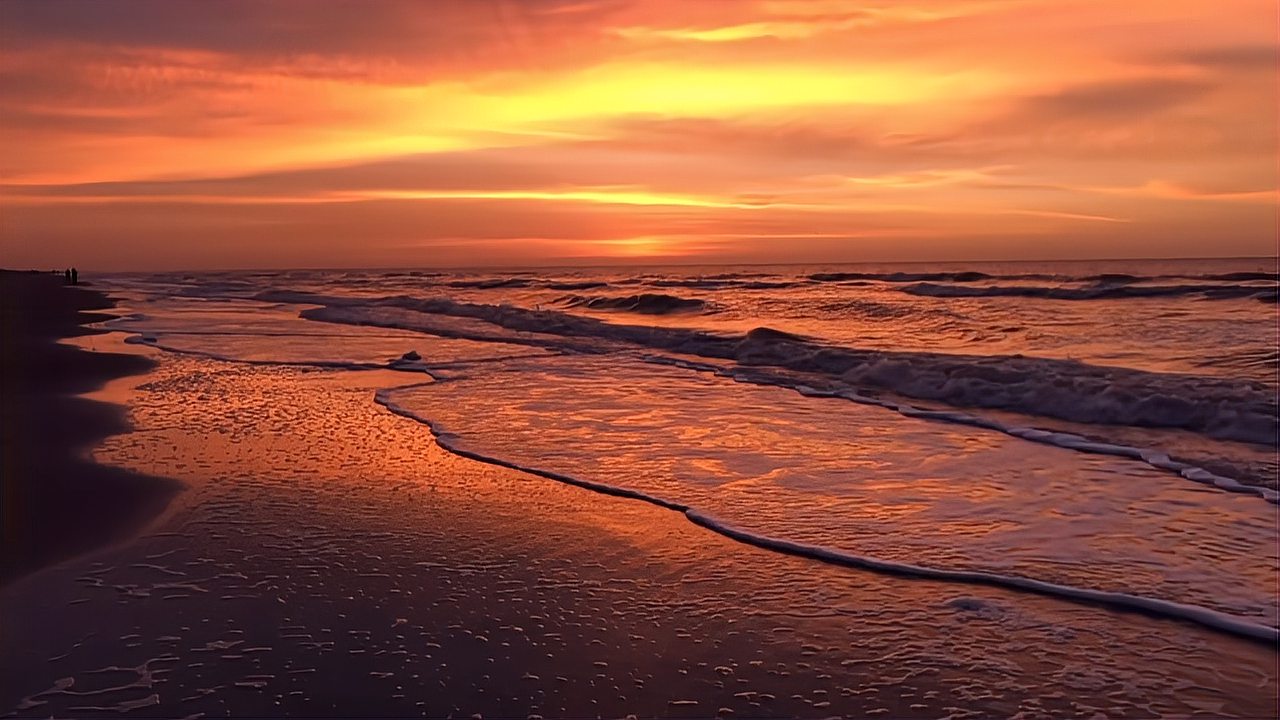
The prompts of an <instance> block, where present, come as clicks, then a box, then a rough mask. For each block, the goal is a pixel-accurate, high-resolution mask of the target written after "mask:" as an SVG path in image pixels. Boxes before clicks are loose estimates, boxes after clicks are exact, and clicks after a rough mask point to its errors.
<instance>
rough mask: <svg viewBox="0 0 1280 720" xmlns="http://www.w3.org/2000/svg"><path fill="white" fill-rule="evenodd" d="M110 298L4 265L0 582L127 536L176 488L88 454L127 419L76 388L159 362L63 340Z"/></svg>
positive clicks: (0, 275)
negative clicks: (0, 551) (93, 459)
mask: <svg viewBox="0 0 1280 720" xmlns="http://www.w3.org/2000/svg"><path fill="white" fill-rule="evenodd" d="M112 304H113V303H112V302H111V301H110V300H109V299H107V297H106V296H105V295H103V294H102V293H100V292H96V291H94V290H90V289H87V288H84V287H79V286H78V287H70V286H68V285H66V284H65V283H64V280H63V278H62V276H61V275H53V274H49V273H34V272H11V271H0V398H3V402H2V403H0V448H2V449H3V454H2V456H0V457H2V460H0V463H2V464H0V478H2V479H3V504H4V510H3V512H4V515H3V530H2V532H3V554H2V556H0V584H2V583H6V582H9V581H11V580H12V579H13V578H15V577H17V576H20V575H22V574H25V573H28V572H31V571H33V570H36V569H38V568H40V567H43V566H46V565H48V564H50V563H54V562H58V561H60V560H64V559H66V558H68V557H71V556H73V555H76V554H78V553H81V552H84V551H87V550H90V549H93V548H96V547H99V546H102V545H105V544H108V543H111V542H113V541H118V540H121V539H123V538H126V537H128V536H130V535H131V534H133V533H135V532H137V530H138V529H139V528H141V527H142V526H143V525H144V524H145V523H146V522H147V521H148V520H151V519H152V518H154V517H155V516H156V515H157V514H158V513H159V512H160V511H161V510H163V509H164V507H165V505H167V504H168V502H169V500H170V499H171V498H172V497H173V495H174V493H175V492H176V491H177V490H178V489H179V487H180V486H179V485H178V484H177V483H174V482H172V481H168V480H161V479H158V478H152V477H147V476H144V475H139V474H135V473H131V472H126V471H124V470H120V469H117V468H110V467H104V466H101V465H97V464H94V463H92V462H89V461H88V460H87V459H85V457H84V453H85V452H86V451H87V450H88V449H89V448H91V447H92V446H93V445H94V444H95V443H97V442H98V441H99V440H101V439H102V438H104V437H106V436H108V435H111V434H114V433H118V432H123V431H125V430H127V429H128V425H127V423H126V422H125V421H124V416H123V413H122V409H121V408H119V407H117V406H113V405H109V404H106V403H101V402H95V401H92V400H86V399H84V398H79V397H75V396H74V395H75V394H76V393H83V392H86V391H89V390H93V389H95V388H97V387H99V386H101V385H102V384H103V383H105V382H107V381H108V380H110V379H112V378H117V377H121V376H125V375H131V374H136V373H141V372H144V371H146V370H147V369H149V368H151V367H152V365H153V363H152V362H151V361H150V360H147V359H146V358H143V357H139V356H137V355H126V354H118V353H95V352H85V351H84V350H81V349H79V348H76V347H72V346H70V345H65V344H60V343H59V342H58V341H59V340H60V339H62V338H69V337H76V336H83V335H90V334H96V333H97V332H98V331H96V330H92V329H89V328H86V327H84V325H85V324H87V323H92V322H97V321H100V320H105V319H107V318H108V317H110V316H109V315H104V314H102V313H97V312H92V311H94V310H102V309H106V308H110V307H111V306H112Z"/></svg>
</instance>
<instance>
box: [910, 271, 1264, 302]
mask: <svg viewBox="0 0 1280 720" xmlns="http://www.w3.org/2000/svg"><path fill="white" fill-rule="evenodd" d="M1125 277H1128V276H1125ZM1131 282H1134V281H1131V280H1117V279H1114V278H1113V279H1112V280H1110V281H1100V282H1099V283H1098V284H1095V285H1091V286H1088V287H1045V286H1023V285H985V286H977V287H975V286H960V285H941V284H938V283H931V282H921V283H917V284H914V285H907V286H906V287H903V288H900V290H901V291H902V292H904V293H909V294H911V295H923V296H926V297H1028V298H1045V299H1048V300H1105V299H1113V298H1153V297H1175V296H1188V295H1198V296H1201V297H1203V298H1206V299H1209V300H1233V299H1239V298H1256V299H1258V300H1263V301H1266V302H1275V301H1276V297H1277V294H1278V293H1280V288H1276V287H1259V286H1252V285H1223V284H1214V285H1208V284H1200V285H1133V284H1130V283H1131Z"/></svg>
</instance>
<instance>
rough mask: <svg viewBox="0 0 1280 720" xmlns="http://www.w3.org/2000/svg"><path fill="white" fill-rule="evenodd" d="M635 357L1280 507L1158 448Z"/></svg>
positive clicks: (1268, 494)
mask: <svg viewBox="0 0 1280 720" xmlns="http://www.w3.org/2000/svg"><path fill="white" fill-rule="evenodd" d="M639 357H640V359H641V360H642V361H644V362H649V363H654V364H656V365H670V366H674V367H680V368H684V369H686V370H694V371H696V372H707V373H711V374H713V375H717V376H719V377H725V378H729V379H730V380H733V381H734V382H740V383H746V384H749V385H763V386H766V387H777V388H785V389H788V390H792V391H795V392H797V393H799V394H801V395H804V396H805V397H813V398H840V399H843V400H848V401H849V402H854V403H858V404H859V405H871V406H873V407H879V408H884V409H885V410H890V411H892V412H896V413H898V414H899V415H902V416H904V417H909V418H916V419H919V420H934V421H937V422H945V423H951V424H953V425H966V426H969V427H976V428H982V429H986V430H994V431H995V432H998V433H1003V434H1005V435H1009V436H1012V437H1016V438H1018V439H1019V440H1027V441H1029V442H1035V443H1041V444H1043V445H1053V446H1054V447H1060V448H1063V449H1065V450H1075V451H1076V452H1083V453H1090V454H1094V455H1113V456H1116V457H1123V458H1128V459H1130V460H1137V461H1138V462H1141V463H1145V464H1147V465H1150V466H1151V467H1153V468H1156V469H1157V470H1164V471H1167V472H1171V473H1173V474H1175V475H1178V476H1180V477H1182V478H1184V479H1186V480H1191V481H1192V482H1197V483H1200V484H1202V485H1212V486H1214V487H1216V488H1218V489H1219V490H1224V491H1226V492H1232V493H1243V494H1248V495H1254V496H1256V497H1260V498H1262V499H1263V500H1265V501H1267V502H1269V503H1271V504H1272V505H1280V492H1277V491H1275V490H1272V489H1271V488H1268V487H1262V486H1260V485H1249V484H1248V483H1242V482H1240V481H1239V480H1236V479H1235V478H1229V477H1224V476H1222V475H1216V474H1214V473H1212V472H1209V471H1208V470H1206V469H1204V468H1202V467H1199V466H1196V465H1192V464H1190V463H1184V462H1180V461H1178V460H1174V459H1172V458H1170V457H1169V456H1168V455H1167V454H1165V453H1163V452H1160V451H1159V450H1152V449H1145V448H1139V447H1134V446H1132V445H1118V444H1115V443H1106V442H1098V441H1095V440H1090V439H1089V438H1086V437H1084V436H1083V435H1076V434H1074V433H1066V432H1054V431H1051V430H1041V429H1039V428H1033V427H1027V426H1011V425H1006V424H1004V423H1001V422H998V421H996V420H991V419H988V418H984V417H981V416H978V415H974V414H972V413H967V412H964V411H962V410H928V409H925V408H918V407H916V406H914V405H908V404H906V403H899V402H893V401H890V400H881V399H879V398H875V397H871V396H869V395H863V394H861V393H859V392H857V391H855V390H852V389H841V390H819V389H817V388H813V387H810V386H808V385H804V384H801V383H794V382H789V381H787V380H785V379H783V378H779V377H777V376H773V377H765V376H764V374H763V373H760V372H750V371H748V370H746V369H744V368H741V367H738V368H726V367H720V366H718V365H713V364H710V363H698V362H690V361H688V360H681V359H679V358H668V357H663V356H661V355H641V356H639Z"/></svg>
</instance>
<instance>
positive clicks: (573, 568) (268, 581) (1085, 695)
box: [0, 355, 1276, 717]
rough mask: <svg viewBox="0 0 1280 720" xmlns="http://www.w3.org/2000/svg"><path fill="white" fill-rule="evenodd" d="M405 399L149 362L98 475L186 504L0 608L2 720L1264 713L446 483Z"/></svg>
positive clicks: (1219, 645)
mask: <svg viewBox="0 0 1280 720" xmlns="http://www.w3.org/2000/svg"><path fill="white" fill-rule="evenodd" d="M404 380H405V375H404V373H395V372H389V371H368V372H358V373H352V372H342V371H335V370H329V369H320V368H297V367H280V366H255V365H245V364H231V363H225V362H219V361H213V360H209V359H205V358H200V357H193V356H181V355H165V356H162V357H161V366H160V367H159V369H157V370H156V371H155V372H154V373H153V374H152V375H151V376H149V377H145V378H141V379H140V380H134V381H133V384H137V385H138V387H137V389H136V390H129V389H128V387H127V386H128V384H129V383H121V384H118V385H116V386H115V387H113V388H110V389H109V390H108V394H109V395H110V394H112V393H115V394H116V396H118V397H128V398H129V399H130V407H131V413H132V416H133V420H134V422H135V424H136V429H135V431H134V432H132V433H128V434H125V435H120V436H116V437H114V438H112V439H111V440H109V441H108V442H107V443H106V444H105V445H104V446H103V447H102V448H100V449H99V450H98V451H97V453H96V456H97V458H98V459H100V460H101V461H103V462H107V463H110V464H115V465H120V466H123V467H128V468H130V469H135V470H139V471H143V472H148V473H154V474H158V475H164V476H174V477H180V478H182V479H184V480H185V481H186V482H188V483H189V485H190V489H189V490H188V491H187V492H186V493H184V495H183V496H181V497H180V499H179V500H178V501H177V502H176V503H175V505H174V506H173V507H172V508H171V511H170V512H169V513H168V514H167V515H166V516H165V517H164V518H162V519H161V520H160V521H159V522H158V523H157V524H156V525H155V526H153V527H152V528H151V529H150V530H149V531H147V532H146V533H145V534H144V535H143V536H142V537H141V538H139V539H138V540H137V541H136V542H134V543H132V544H129V545H126V546H122V547H118V548H114V549H109V550H107V551H104V552H103V553H100V554H98V555H95V556H91V557H86V558H82V559H80V560H77V561H73V562H71V563H68V564H65V565H62V566H59V567H55V568H52V569H50V570H48V571H46V572H44V573H41V574H39V575H36V576H32V577H30V578H28V579H27V580H26V581H24V582H23V583H20V584H17V585H14V586H11V587H9V588H6V589H5V590H4V591H3V592H2V593H0V617H4V618H15V617H20V618H24V620H25V622H23V623H21V624H9V623H7V624H6V625H7V626H6V628H5V630H6V642H5V643H3V646H2V647H0V671H2V672H0V675H2V676H3V677H4V678H5V681H4V683H3V684H2V685H0V693H3V695H0V705H4V706H6V707H14V708H16V709H17V710H18V712H20V713H21V714H31V713H38V714H41V715H65V714H83V713H88V712H95V711H96V710H97V709H99V708H105V709H109V710H119V711H122V712H126V713H133V712H137V713H156V714H163V715H166V716H175V717H178V716H197V715H199V714H201V713H204V714H206V715H208V716H212V715H220V714H224V713H227V712H232V713H241V714H244V713H249V714H282V713H292V714H309V715H316V714H326V713H329V714H331V713H335V712H340V711H342V709H343V708H346V709H349V708H351V707H357V706H358V707H360V708H361V709H362V711H363V712H365V713H367V714H377V715H395V716H404V715H421V714H429V715H432V716H436V715H439V716H445V715H449V714H453V715H459V714H466V715H470V714H472V713H482V714H485V715H487V716H524V715H529V714H540V715H547V716H563V715H575V716H588V715H590V716H595V715H597V714H598V715H602V716H619V717H620V716H624V715H626V714H628V713H634V714H636V715H641V716H642V715H662V716H675V717H705V716H709V715H715V714H720V715H729V714H730V713H736V714H737V715H761V714H768V715H803V716H815V715H824V714H829V713H845V714H852V715H857V716H876V715H883V716H889V717H938V716H943V715H946V716H950V717H990V716H1001V717H1007V716H1012V715H1015V714H1017V713H1019V712H1021V713H1023V714H1024V715H1027V716H1038V715H1052V716H1055V717H1064V716H1079V717H1091V716H1094V715H1095V714H1097V713H1098V712H1102V713H1104V714H1107V715H1109V716H1115V715H1120V714H1127V715H1132V716H1151V715H1157V714H1191V713H1195V712H1209V713H1214V714H1239V715H1246V716H1261V715H1263V714H1264V713H1267V712H1270V710H1271V707H1272V700H1273V699H1274V696H1275V688H1276V673H1275V663H1274V652H1273V650H1272V649H1270V648H1267V647H1263V646H1259V645H1257V644H1254V643H1249V642H1244V641H1239V640H1234V639H1231V638H1229V637H1225V636H1221V635H1218V634H1214V633H1209V632H1206V631H1204V630H1202V629H1199V628H1197V627H1195V626H1191V625H1186V624H1182V623H1177V622H1169V621H1162V620H1157V619H1152V618H1147V617H1143V616H1140V615H1133V614H1115V613H1112V612H1109V611H1105V610H1101V609H1097V608H1092V607H1086V606H1080V605H1074V604H1070V603H1062V602H1058V601H1054V600H1049V599H1045V598H1038V597H1034V596H1028V595H1021V594H1013V593H1007V592H1003V591H1000V590H995V589H990V588H980V587H963V586H956V585H948V584H941V583H934V582H927V581H909V580H904V579H901V578H894V577H885V576H879V575H875V574H869V573H863V572H851V571H849V570H846V569H839V568H832V567H826V566H822V565H819V564H815V563H812V562H809V561H806V560H804V559H800V558H792V557H785V556H781V555H778V554H775V553H770V552H766V551H761V550H756V549H753V548H750V547H746V546H743V545H741V544H738V543H735V542H732V541H730V540H727V539H724V538H721V537H718V536H716V535H714V534H711V533H708V532H706V531H704V530H702V529H699V528H697V527H694V526H692V525H690V524H688V523H685V522H683V521H681V520H679V519H678V518H677V517H676V516H674V515H672V514H671V513H668V512H665V511H662V510H659V509H657V508H653V507H650V506H647V505H644V504H641V503H635V502H629V501H626V500H621V499H616V498H608V497H604V496H601V495H598V494H595V493H590V492H587V491H583V490H580V489H577V488H573V487H569V486H565V485H562V484H557V483H554V482H549V481H547V480H544V479H542V478H537V477H533V476H530V475H526V474H523V473H520V472H517V471H513V470H508V469H504V468H497V467H493V466H488V465H483V464H479V463H476V462H472V461H469V460H466V459H463V458H459V457H457V456H454V455H451V454H449V453H447V452H445V451H443V450H442V449H441V448H440V447H439V446H438V445H437V444H436V443H435V442H434V441H432V439H431V437H430V435H429V434H428V433H426V432H423V428H421V426H419V425H417V424H415V423H413V422H411V421H408V420H405V419H403V418H400V417H397V416H395V415H392V414H391V413H389V412H387V411H386V410H385V409H383V408H381V407H379V406H377V405H375V404H373V403H372V402H371V401H370V400H371V397H372V395H373V393H374V392H375V391H376V390H378V389H381V388H385V387H388V386H392V385H399V384H403V383H404ZM1255 502H1257V501H1256V500H1255ZM1259 504H1261V503H1259ZM1268 507H1269V506H1268ZM50 608H56V609H57V612H56V613H51V612H48V610H49V609H50ZM104 628H111V629H112V630H111V631H110V632H107V631H104Z"/></svg>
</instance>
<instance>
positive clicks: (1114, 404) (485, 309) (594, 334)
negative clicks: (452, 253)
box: [258, 291, 1280, 445]
mask: <svg viewBox="0 0 1280 720" xmlns="http://www.w3.org/2000/svg"><path fill="white" fill-rule="evenodd" d="M258 299H259V300H265V301H271V302H294V303H309V304H316V305H321V306H323V307H320V308H313V309H308V310H305V311H303V313H302V315H303V317H305V318H308V319H313V320H323V321H328V322H336V323H347V324H357V325H375V326H381V327H395V328H402V329H408V330H416V331H420V332H428V333H432V334H437V335H445V336H451V337H464V338H467V339H473V340H488V341H503V342H515V343H522V344H529V345H538V346H542V347H552V348H562V349H570V350H575V351H579V352H608V351H610V350H615V349H625V348H627V347H631V348H635V347H640V348H648V349H653V350H661V351H666V352H674V353H680V354H684V355H693V356H699V357H703V358H709V359H718V360H729V361H733V362H735V363H737V364H738V365H739V366H741V367H759V368H775V369H778V370H785V371H790V372H791V373H799V374H803V375H804V376H805V377H807V378H808V380H806V382H807V383H808V384H813V383H820V384H824V385H826V386H828V387H833V388H844V389H855V390H870V391H873V392H874V391H886V392H891V393H894V394H896V395H898V396H902V397H907V398H914V399H919V400H928V401H934V402H941V403H945V404H948V405H952V406H958V407H970V408H981V409H995V410H1007V411H1013V412H1018V413H1022V414H1025V415H1033V416H1040V417H1046V418H1056V419H1059V420H1065V421H1070V422H1078V423H1088V424H1100V425H1127V426H1138V427H1154V428H1178V429H1183V430H1190V431H1193V432H1197V433H1201V434H1204V435H1207V436H1210V437H1215V438H1220V439H1227V440H1236V441H1243V442H1251V443H1261V444H1266V445H1276V444H1277V434H1278V433H1280V409H1278V405H1280V401H1278V400H1277V398H1276V395H1275V392H1274V390H1273V389H1270V388H1268V387H1267V386H1265V385H1263V384H1261V383H1257V382H1252V381H1245V380H1235V379H1228V378H1208V377H1199V376H1194V375H1185V374H1175V373H1158V372H1149V371H1144V370H1134V369H1129V368H1120V367H1108V366H1099V365H1090V364H1087V363H1082V362H1078V361H1073V360H1057V359H1051V358H1040V357H1026V356H1020V355H960V354H943V353H927V352H907V351H882V350H860V349H856V348H850V347H842V346H837V345H829V344H826V343H822V342H819V341H817V340H814V339H811V338H805V337H801V336H798V335H792V334H789V333H782V332H779V331H776V330H771V329H768V328H757V329H755V330H752V331H750V332H748V333H745V334H737V333H714V332H709V331H705V330H693V329H686V328H674V327H652V326H644V325H627V324H614V323H607V322H605V321H603V320H599V319H596V318H591V317H581V316H577V315H572V314H569V313H564V312H557V311H551V310H529V309H525V308H519V307H514V306H509V305H488V304H481V303H467V302H460V301H455V300H451V299H449V298H415V297H409V296H392V297H385V298H381V299H376V300H367V299H353V298H336V297H327V296H319V295H312V294H308V293H295V292H288V291H268V292H264V293H261V294H260V295H259V296H258ZM457 318H464V319H466V320H467V321H468V322H465V323H459V322H456V321H455V319H457ZM503 330H506V331H513V332H514V335H513V332H502V331H503Z"/></svg>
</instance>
